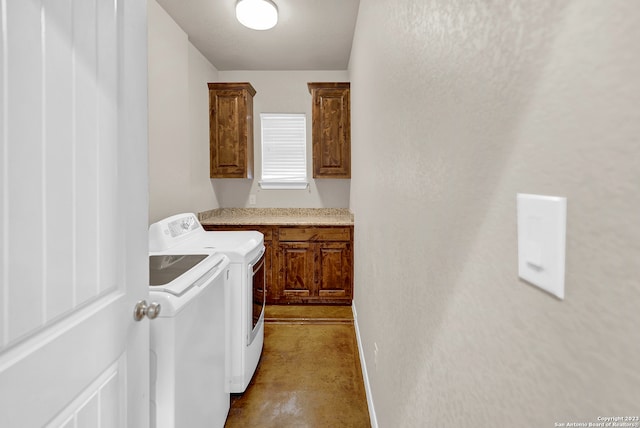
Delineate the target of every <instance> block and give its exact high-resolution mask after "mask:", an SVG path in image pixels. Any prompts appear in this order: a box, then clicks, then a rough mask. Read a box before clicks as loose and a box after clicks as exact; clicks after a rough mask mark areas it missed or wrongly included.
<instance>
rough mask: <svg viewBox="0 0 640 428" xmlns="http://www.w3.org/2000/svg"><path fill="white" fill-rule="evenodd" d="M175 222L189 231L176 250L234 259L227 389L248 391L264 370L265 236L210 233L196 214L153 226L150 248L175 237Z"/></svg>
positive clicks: (182, 215)
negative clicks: (261, 364) (261, 363)
mask: <svg viewBox="0 0 640 428" xmlns="http://www.w3.org/2000/svg"><path fill="white" fill-rule="evenodd" d="M170 224H174V225H182V226H180V227H182V228H183V229H185V228H186V229H188V233H185V234H184V235H183V236H181V237H180V242H179V243H177V244H176V245H175V246H174V247H173V248H174V249H180V250H182V251H194V252H197V251H216V252H220V253H223V254H225V255H226V256H227V257H228V258H229V260H230V265H229V270H230V284H229V289H230V306H229V311H228V312H227V321H228V324H227V325H228V328H229V335H230V337H229V345H230V350H229V362H228V372H227V391H228V392H233V393H239V392H240V393H241V392H244V391H245V390H246V388H247V385H249V382H250V381H251V378H252V377H253V374H254V373H255V370H256V367H257V366H258V362H259V360H260V355H261V354H262V347H263V344H264V306H265V300H266V289H265V266H264V252H265V248H264V235H263V234H262V233H260V232H257V231H234V232H207V231H205V230H204V229H203V228H202V226H201V225H200V222H198V219H197V217H196V216H195V215H194V214H192V213H184V214H177V215H175V216H172V217H169V218H167V219H164V220H162V221H160V222H158V223H154V224H152V225H151V227H150V229H149V239H150V248H161V247H162V246H163V245H164V244H163V241H164V240H165V239H166V238H167V237H168V236H170V235H171V233H172V232H171V227H170V226H169V225H170ZM174 227H177V226H174Z"/></svg>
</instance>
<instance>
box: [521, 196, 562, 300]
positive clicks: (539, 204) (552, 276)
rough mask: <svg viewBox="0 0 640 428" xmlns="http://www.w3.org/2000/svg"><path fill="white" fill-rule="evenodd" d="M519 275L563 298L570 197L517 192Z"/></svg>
mask: <svg viewBox="0 0 640 428" xmlns="http://www.w3.org/2000/svg"><path fill="white" fill-rule="evenodd" d="M517 208H518V276H519V277H520V278H522V279H524V280H525V281H527V282H529V283H531V284H533V285H536V286H538V287H540V288H542V289H543V290H545V291H547V292H549V293H551V294H553V295H555V296H557V297H559V298H560V299H564V267H565V247H566V235H567V199H566V198H562V197H558V196H541V195H528V194H523V193H518V195H517Z"/></svg>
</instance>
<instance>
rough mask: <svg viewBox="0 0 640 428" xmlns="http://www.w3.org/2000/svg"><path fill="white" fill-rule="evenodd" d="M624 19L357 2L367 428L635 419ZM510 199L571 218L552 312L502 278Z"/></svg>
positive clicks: (629, 36) (638, 367) (356, 153)
mask: <svg viewBox="0 0 640 428" xmlns="http://www.w3.org/2000/svg"><path fill="white" fill-rule="evenodd" d="M639 20H640V3H638V2H636V1H628V0H619V1H607V2H603V1H601V0H574V1H550V0H544V1H536V2H531V1H515V0H514V1H507V0H503V1H495V2H480V1H476V2H469V1H462V0H457V1H456V0H433V1H427V0H424V1H422V0H398V1H395V2H388V1H384V0H361V3H360V13H359V16H358V23H357V28H356V36H355V40H354V45H353V50H352V56H351V62H350V67H349V71H350V78H351V82H352V140H353V143H352V150H353V156H352V157H353V179H352V188H351V208H352V210H353V211H354V212H355V215H356V243H355V257H356V264H355V265H356V272H355V282H356V284H355V287H356V289H355V304H356V307H357V311H358V320H359V325H360V329H361V334H362V340H363V346H364V350H365V357H366V363H367V366H368V371H369V377H370V382H371V386H372V390H373V398H374V401H375V406H376V411H377V417H378V421H379V423H380V426H382V427H396V426H403V427H445V426H456V427H460V426H469V427H489V426H491V427H494V426H495V427H497V426H524V427H551V426H554V422H596V418H597V417H598V416H617V415H629V414H630V415H640V358H639V356H640V340H639V338H638V334H639V333H638V332H639V331H640V310H639V304H640V285H639V284H640V262H639V260H640V224H639V223H640V214H639V213H640V198H639V197H638V195H639V194H640V145H639V143H640V141H639V137H638V136H639V135H640V109H639V108H638V106H640V55H639V51H638V40H640V26H638V25H637V22H638V21H639ZM517 192H525V193H538V194H548V195H558V196H566V197H567V199H568V215H567V217H568V219H567V228H568V232H567V266H566V267H567V270H566V298H565V300H564V301H560V300H557V299H556V298H554V297H552V296H551V295H549V294H546V293H545V292H542V291H540V290H538V289H536V288H534V287H532V286H530V285H527V284H526V283H524V282H522V281H520V280H519V279H518V276H517V242H516V223H515V218H516V209H515V200H516V193H517ZM374 343H377V345H378V348H379V353H378V357H377V360H378V362H377V364H374V356H373V348H374Z"/></svg>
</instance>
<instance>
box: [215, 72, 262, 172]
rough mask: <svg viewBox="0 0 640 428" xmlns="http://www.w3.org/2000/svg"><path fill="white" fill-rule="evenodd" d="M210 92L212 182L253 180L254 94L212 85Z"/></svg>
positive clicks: (235, 88)
mask: <svg viewBox="0 0 640 428" xmlns="http://www.w3.org/2000/svg"><path fill="white" fill-rule="evenodd" d="M212 85H214V84H210V85H209V86H210V90H209V114H210V118H209V119H210V122H209V125H210V129H209V134H210V157H211V158H210V173H211V174H210V176H211V178H252V177H253V93H255V92H253V93H252V92H251V91H250V90H248V89H242V88H237V87H232V86H231V87H229V88H228V89H220V88H224V86H222V85H225V84H215V88H216V89H211V88H212Z"/></svg>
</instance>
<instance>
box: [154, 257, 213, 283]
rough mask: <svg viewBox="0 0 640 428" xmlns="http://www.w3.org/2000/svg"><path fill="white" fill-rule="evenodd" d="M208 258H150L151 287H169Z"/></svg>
mask: <svg viewBox="0 0 640 428" xmlns="http://www.w3.org/2000/svg"><path fill="white" fill-rule="evenodd" d="M206 258H207V254H178V255H172V254H163V255H157V256H149V285H150V286H152V287H157V286H160V285H167V284H168V283H170V282H171V281H173V280H174V279H176V278H178V277H179V276H180V275H182V274H183V273H185V272H187V271H188V270H189V269H191V268H192V267H194V266H195V265H197V264H198V263H200V262H201V261H202V260H204V259H206Z"/></svg>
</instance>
